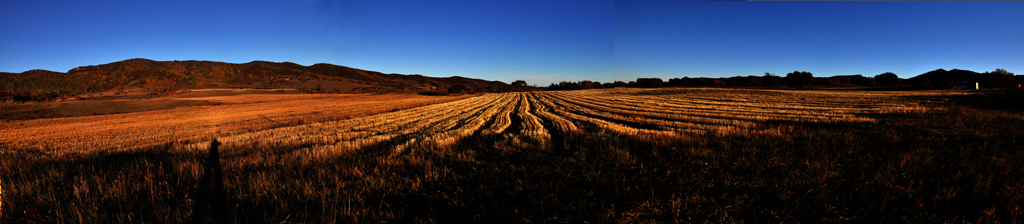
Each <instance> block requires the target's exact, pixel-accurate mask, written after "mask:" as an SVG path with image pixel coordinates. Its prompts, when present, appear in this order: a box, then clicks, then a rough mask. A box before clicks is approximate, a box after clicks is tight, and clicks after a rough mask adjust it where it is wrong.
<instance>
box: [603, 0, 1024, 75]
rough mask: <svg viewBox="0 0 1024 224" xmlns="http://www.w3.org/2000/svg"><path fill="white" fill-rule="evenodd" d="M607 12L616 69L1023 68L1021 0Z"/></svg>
mask: <svg viewBox="0 0 1024 224" xmlns="http://www.w3.org/2000/svg"><path fill="white" fill-rule="evenodd" d="M615 12H616V14H615V63H616V67H615V74H616V76H617V77H619V78H620V79H627V80H628V79H630V78H634V79H635V78H636V77H645V76H647V77H660V78H671V77H683V76H689V77H731V76H747V75H758V76H760V75H764V73H765V72H771V73H775V74H776V75H780V76H784V75H785V74H786V73H789V72H793V71H796V70H800V71H808V72H811V73H813V74H814V76H815V77H827V76H834V75H852V74H862V75H865V76H874V75H878V74H881V73H884V72H893V73H896V75H898V76H900V77H902V78H910V77H913V76H916V75H920V74H921V73H925V72H928V71H931V70H935V69H939V68H943V69H946V70H950V69H954V68H956V69H966V70H973V71H977V72H984V71H992V70H995V69H996V68H1003V69H1006V70H1008V71H1010V72H1014V73H1017V74H1022V73H1024V2H710V1H619V2H616V4H615Z"/></svg>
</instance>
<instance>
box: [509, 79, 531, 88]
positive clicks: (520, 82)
mask: <svg viewBox="0 0 1024 224" xmlns="http://www.w3.org/2000/svg"><path fill="white" fill-rule="evenodd" d="M512 86H514V87H517V88H522V87H526V86H528V85H527V84H526V81H523V80H516V81H515V82H512Z"/></svg>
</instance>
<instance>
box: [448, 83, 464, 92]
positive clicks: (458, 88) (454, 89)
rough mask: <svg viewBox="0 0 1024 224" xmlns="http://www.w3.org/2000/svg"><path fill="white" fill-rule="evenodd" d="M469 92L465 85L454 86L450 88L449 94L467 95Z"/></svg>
mask: <svg viewBox="0 0 1024 224" xmlns="http://www.w3.org/2000/svg"><path fill="white" fill-rule="evenodd" d="M467 91H469V88H466V86H463V85H454V86H451V87H448V93H465V92H467Z"/></svg>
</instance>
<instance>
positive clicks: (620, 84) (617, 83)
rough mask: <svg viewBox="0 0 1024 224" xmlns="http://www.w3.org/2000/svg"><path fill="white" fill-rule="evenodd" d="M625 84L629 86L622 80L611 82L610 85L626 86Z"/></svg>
mask: <svg viewBox="0 0 1024 224" xmlns="http://www.w3.org/2000/svg"><path fill="white" fill-rule="evenodd" d="M626 86H629V83H626V82H623V81H615V82H614V83H612V87H613V88H614V87H626Z"/></svg>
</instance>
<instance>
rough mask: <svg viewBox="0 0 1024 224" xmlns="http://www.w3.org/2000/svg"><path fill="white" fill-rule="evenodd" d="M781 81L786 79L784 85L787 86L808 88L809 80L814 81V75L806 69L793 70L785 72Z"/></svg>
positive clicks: (809, 85)
mask: <svg viewBox="0 0 1024 224" xmlns="http://www.w3.org/2000/svg"><path fill="white" fill-rule="evenodd" d="M783 81H786V85H789V87H794V88H810V87H811V82H813V81H814V76H813V75H812V74H811V73H810V72H806V71H793V72H790V73H789V74H786V78H783Z"/></svg>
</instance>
